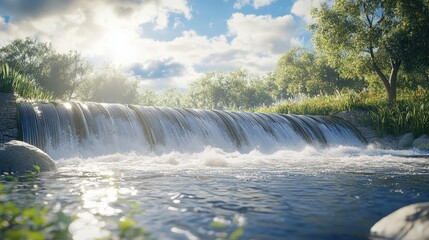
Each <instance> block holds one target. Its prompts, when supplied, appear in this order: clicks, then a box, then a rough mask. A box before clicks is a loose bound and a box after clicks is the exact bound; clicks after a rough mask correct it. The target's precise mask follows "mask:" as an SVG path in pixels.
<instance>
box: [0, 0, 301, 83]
mask: <svg viewBox="0 0 429 240" xmlns="http://www.w3.org/2000/svg"><path fill="white" fill-rule="evenodd" d="M43 1H46V2H52V0H37V2H39V3H40V2H43ZM17 2H25V1H24V0H17ZM66 2H67V3H68V4H63V5H61V8H57V9H56V11H52V10H51V9H50V8H48V9H46V10H44V9H39V10H38V11H39V13H37V14H32V13H31V12H28V13H23V12H19V11H15V12H14V11H12V12H13V13H14V15H13V16H12V17H11V19H12V20H11V21H10V22H9V23H7V24H5V23H0V46H1V45H4V44H6V43H8V42H10V41H12V40H14V39H16V38H24V37H27V36H37V37H38V38H39V39H40V40H41V41H44V42H51V43H52V45H53V46H54V47H55V48H56V49H58V50H59V51H62V52H66V51H69V50H77V51H79V52H81V53H82V55H83V56H84V57H86V58H88V59H91V60H92V61H99V62H100V61H102V60H107V61H111V62H113V63H115V64H117V65H120V66H122V67H124V68H128V69H131V68H132V67H133V66H139V68H140V69H141V71H146V75H145V76H143V77H145V78H147V79H146V81H144V82H145V83H146V84H150V85H152V86H155V87H166V86H175V87H180V88H183V87H186V86H187V85H188V84H189V83H190V82H191V81H193V80H195V79H196V78H197V77H199V76H201V74H202V73H203V72H205V71H209V70H224V71H227V70H233V69H237V68H245V69H247V70H248V71H250V72H253V73H266V72H269V71H272V70H273V69H274V67H275V64H276V62H277V60H278V58H279V57H280V56H281V55H282V54H283V53H284V52H285V51H286V50H287V49H289V48H290V47H291V46H295V45H300V44H302V41H301V40H300V39H299V37H297V34H298V35H299V34H300V31H301V30H300V29H299V27H298V26H297V23H296V22H295V20H294V18H293V16H292V15H285V16H280V17H272V16H270V15H262V16H258V15H244V14H242V13H235V14H233V15H232V16H231V17H230V18H229V19H228V20H226V21H227V26H228V32H227V33H225V34H220V35H218V36H214V37H210V38H209V37H207V36H204V35H200V34H198V33H197V32H196V31H194V30H186V31H183V32H182V34H181V35H180V36H178V37H176V38H174V39H172V40H168V41H167V40H165V41H160V40H156V39H153V38H149V37H147V36H145V34H144V29H143V31H142V30H141V28H142V24H144V23H152V24H149V25H148V26H152V25H155V30H157V29H163V28H166V27H167V26H171V25H175V27H178V26H182V25H181V24H182V23H181V22H180V19H179V18H176V17H177V16H176V15H179V16H182V17H184V18H187V19H190V18H191V17H192V16H191V9H190V7H189V6H188V5H187V2H186V1H185V0H181V1H169V0H159V1H155V0H151V1H135V0H123V1H114V0H93V1H86V0H74V1H71V0H68V1H66ZM255 2H256V1H254V2H253V3H255ZM42 5H43V4H42ZM48 5H49V4H48ZM2 7H3V9H4V6H2V3H1V2H0V9H2ZM9 7H10V6H9ZM9 9H11V8H9ZM1 11H2V10H0V15H1V14H3V13H2V12H1ZM172 14H174V16H175V18H172V17H170V15H172ZM182 20H183V18H182ZM170 21H172V24H170ZM144 27H146V25H144ZM163 70H164V73H163V74H161V73H162V71H163ZM150 71H153V73H157V72H158V74H157V75H154V74H152V75H150V74H148V72H150ZM165 71H167V72H165ZM151 76H153V78H151Z"/></svg>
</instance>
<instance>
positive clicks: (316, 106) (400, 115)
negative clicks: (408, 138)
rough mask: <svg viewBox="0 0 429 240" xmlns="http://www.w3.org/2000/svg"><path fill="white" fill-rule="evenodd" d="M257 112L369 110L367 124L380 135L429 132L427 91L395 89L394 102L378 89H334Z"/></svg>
mask: <svg viewBox="0 0 429 240" xmlns="http://www.w3.org/2000/svg"><path fill="white" fill-rule="evenodd" d="M258 111H262V112H271V113H288V114H310V115H330V114H334V113H337V112H340V111H365V112H368V113H369V121H370V123H369V124H370V125H371V127H373V128H374V130H376V132H377V133H378V134H380V135H383V134H393V135H400V134H404V133H407V132H413V133H414V134H415V135H416V136H419V135H421V134H423V133H426V134H429V115H428V112H429V91H428V90H426V89H423V88H418V89H417V90H415V91H411V90H403V91H400V92H399V96H398V101H397V102H396V103H395V104H393V105H392V104H387V103H386V101H385V98H383V97H382V95H380V93H378V92H371V91H367V90H366V91H362V92H360V93H356V92H354V91H342V92H337V93H336V94H334V95H323V96H317V97H305V96H301V97H300V98H298V99H290V100H287V101H285V102H282V103H278V104H276V105H274V106H273V107H271V108H260V109H258Z"/></svg>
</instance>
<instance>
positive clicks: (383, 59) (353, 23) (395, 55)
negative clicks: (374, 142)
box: [310, 0, 429, 103]
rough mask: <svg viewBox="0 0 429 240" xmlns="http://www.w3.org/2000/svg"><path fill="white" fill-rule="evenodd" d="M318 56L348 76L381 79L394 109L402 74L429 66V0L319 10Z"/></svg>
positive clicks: (350, 0) (378, 0)
mask: <svg viewBox="0 0 429 240" xmlns="http://www.w3.org/2000/svg"><path fill="white" fill-rule="evenodd" d="M313 17H315V18H316V23H315V24H313V25H312V26H311V27H310V28H311V29H312V30H313V32H314V37H313V39H314V42H315V47H316V50H317V51H318V52H319V53H321V54H322V55H324V56H326V57H327V60H328V63H329V65H330V66H332V67H338V68H339V69H340V73H341V74H342V75H343V76H353V75H354V76H364V75H368V74H376V76H377V77H378V79H380V80H381V82H382V83H383V85H384V88H385V90H386V92H387V96H388V100H389V102H390V103H393V102H395V101H396V90H397V86H398V83H397V81H398V72H399V71H400V69H403V70H404V71H408V72H411V71H414V70H417V69H421V68H424V69H425V68H427V66H428V65H429V54H427V53H428V52H429V41H428V39H429V31H428V28H429V3H428V1H427V0H413V1H398V0H337V1H334V3H332V4H328V3H324V4H322V5H321V7H320V8H319V9H315V10H313Z"/></svg>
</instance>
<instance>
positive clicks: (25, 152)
mask: <svg viewBox="0 0 429 240" xmlns="http://www.w3.org/2000/svg"><path fill="white" fill-rule="evenodd" d="M35 165H36V166H39V168H40V171H41V172H44V171H55V170H56V169H57V168H56V165H55V162H54V160H52V158H51V157H49V156H48V154H46V153H45V152H43V151H42V150H40V149H39V148H37V147H35V146H33V145H30V144H28V143H25V142H21V141H15V140H13V141H10V142H7V143H5V144H3V145H0V174H1V173H4V172H14V173H15V172H21V173H22V172H30V171H35V168H34V166H35Z"/></svg>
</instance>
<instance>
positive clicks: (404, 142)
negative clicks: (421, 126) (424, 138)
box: [398, 133, 414, 148]
mask: <svg viewBox="0 0 429 240" xmlns="http://www.w3.org/2000/svg"><path fill="white" fill-rule="evenodd" d="M413 141H414V134H413V133H406V134H404V135H403V136H402V137H401V138H400V139H399V142H398V147H399V148H408V147H411V146H412V145H413Z"/></svg>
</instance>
